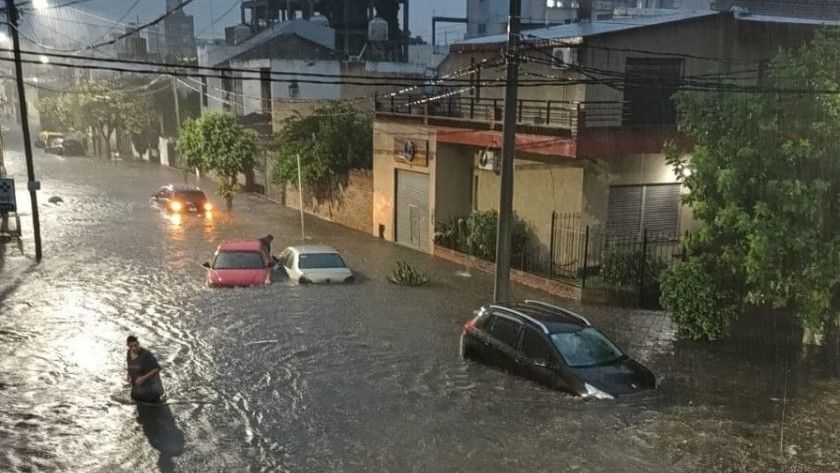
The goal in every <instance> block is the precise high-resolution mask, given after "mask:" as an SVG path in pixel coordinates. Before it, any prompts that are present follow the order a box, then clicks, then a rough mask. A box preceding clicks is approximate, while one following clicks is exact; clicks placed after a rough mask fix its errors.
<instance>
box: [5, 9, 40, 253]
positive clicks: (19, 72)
mask: <svg viewBox="0 0 840 473" xmlns="http://www.w3.org/2000/svg"><path fill="white" fill-rule="evenodd" d="M6 19H7V20H8V22H9V34H11V36H12V49H13V50H14V55H15V77H16V79H17V89H18V102H19V103H18V105H19V107H18V108H20V126H21V128H22V130H23V150H24V153H25V155H26V175H27V178H28V180H29V181H28V184H27V187H28V188H29V199H30V201H31V202H32V230H33V232H34V233H35V261H36V262H38V263H40V262H41V223H40V221H39V219H38V193H37V191H38V189H40V188H41V183H40V182H38V181H36V180H35V167H34V165H33V164H32V142H31V140H30V137H29V117H28V116H27V115H28V113H27V109H26V92H25V91H24V90H23V67H22V65H21V58H20V38H19V37H18V26H19V25H20V14H19V12H18V10H17V7H16V6H15V0H6Z"/></svg>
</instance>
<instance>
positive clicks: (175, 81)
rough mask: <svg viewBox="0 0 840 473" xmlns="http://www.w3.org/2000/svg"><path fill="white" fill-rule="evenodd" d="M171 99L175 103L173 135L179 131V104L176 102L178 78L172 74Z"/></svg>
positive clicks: (176, 134)
mask: <svg viewBox="0 0 840 473" xmlns="http://www.w3.org/2000/svg"><path fill="white" fill-rule="evenodd" d="M172 100H173V101H174V102H173V103H174V104H175V136H178V135H179V134H180V132H181V105H180V103H179V102H178V78H177V77H175V76H172Z"/></svg>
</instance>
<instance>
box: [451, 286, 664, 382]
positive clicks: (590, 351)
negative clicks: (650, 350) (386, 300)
mask: <svg viewBox="0 0 840 473" xmlns="http://www.w3.org/2000/svg"><path fill="white" fill-rule="evenodd" d="M461 356H462V357H463V358H464V359H472V360H476V361H481V362H483V363H486V364H488V365H491V366H495V367H498V368H502V369H504V370H507V371H510V372H513V373H514V374H518V375H520V376H523V377H525V378H529V379H532V380H534V381H537V382H539V383H541V384H544V385H546V386H548V387H550V388H553V389H558V390H561V391H566V392H569V393H572V394H576V395H579V396H584V397H593V398H598V399H612V398H613V397H615V396H621V395H625V394H631V393H634V392H637V391H642V390H645V389H653V388H655V387H656V378H655V376H654V375H653V373H652V372H651V371H650V370H649V369H647V368H646V367H644V366H643V365H642V364H641V363H639V362H637V361H635V360H633V359H632V358H630V357H628V356H627V355H625V354H624V353H623V352H622V351H621V350H620V349H619V348H618V347H616V346H615V344H614V343H613V342H611V341H610V340H609V339H608V338H607V337H606V336H604V335H603V334H602V333H601V332H599V331H598V330H597V329H595V328H594V327H592V325H591V324H590V323H589V321H588V320H586V319H585V318H583V317H582V316H580V315H578V314H576V313H574V312H571V311H569V310H566V309H564V308H562V307H557V306H555V305H551V304H547V303H545V302H538V301H531V300H526V301H524V302H519V303H512V304H493V305H489V306H486V307H482V308H481V309H480V310H479V311H477V315H476V317H475V318H473V319H472V320H470V321H469V322H467V323H466V325H464V330H463V333H462V334H461Z"/></svg>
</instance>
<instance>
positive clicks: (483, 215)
mask: <svg viewBox="0 0 840 473" xmlns="http://www.w3.org/2000/svg"><path fill="white" fill-rule="evenodd" d="M498 222H499V214H498V213H497V212H496V211H495V210H486V211H477V212H473V213H472V214H470V216H469V218H468V219H467V229H468V230H469V236H468V237H467V244H468V245H469V248H470V253H472V254H473V255H474V256H477V257H479V258H481V259H485V260H487V261H496V233H497V230H496V229H497V226H498ZM532 235H533V230H531V227H530V226H529V225H528V223H527V222H525V221H524V220H522V219H521V218H519V216H518V215H517V214H516V212H514V213H513V231H512V235H511V254H512V255H514V256H515V255H522V254H524V253H525V250H526V248H527V246H528V241H529V240H530V239H531V237H532Z"/></svg>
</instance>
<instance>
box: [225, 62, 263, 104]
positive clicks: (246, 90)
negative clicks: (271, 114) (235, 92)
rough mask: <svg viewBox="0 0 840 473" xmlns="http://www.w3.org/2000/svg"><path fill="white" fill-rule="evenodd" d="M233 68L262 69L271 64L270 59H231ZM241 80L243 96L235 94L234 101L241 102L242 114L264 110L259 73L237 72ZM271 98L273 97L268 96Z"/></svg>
mask: <svg viewBox="0 0 840 473" xmlns="http://www.w3.org/2000/svg"><path fill="white" fill-rule="evenodd" d="M230 65H231V68H233V69H261V68H268V67H269V66H270V64H269V60H268V59H251V60H245V61H231V62H230ZM237 76H238V77H239V78H240V79H239V80H240V82H241V90H242V92H241V94H242V95H241V96H234V97H233V101H235V102H237V103H239V104H241V107H242V108H241V110H242V112H241V113H242V115H248V114H251V113H261V112H262V83H261V81H260V75H259V73H248V74H246V73H241V72H240V73H237ZM268 99H269V100H271V97H268Z"/></svg>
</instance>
